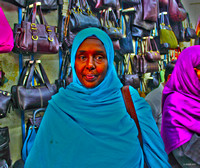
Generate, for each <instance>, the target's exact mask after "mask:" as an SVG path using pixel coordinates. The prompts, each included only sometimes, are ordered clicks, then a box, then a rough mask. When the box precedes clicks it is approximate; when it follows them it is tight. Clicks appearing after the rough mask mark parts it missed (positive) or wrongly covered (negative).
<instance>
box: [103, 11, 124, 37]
mask: <svg viewBox="0 0 200 168" xmlns="http://www.w3.org/2000/svg"><path fill="white" fill-rule="evenodd" d="M101 19H102V20H103V21H102V22H103V23H102V29H103V30H104V31H105V32H106V33H107V34H108V36H109V37H110V38H111V39H112V40H113V41H115V40H119V39H121V38H122V37H123V34H122V28H121V27H120V26H119V24H118V22H117V18H116V15H115V13H114V11H113V9H112V8H109V9H107V10H105V12H104V16H103V15H102V16H101Z"/></svg>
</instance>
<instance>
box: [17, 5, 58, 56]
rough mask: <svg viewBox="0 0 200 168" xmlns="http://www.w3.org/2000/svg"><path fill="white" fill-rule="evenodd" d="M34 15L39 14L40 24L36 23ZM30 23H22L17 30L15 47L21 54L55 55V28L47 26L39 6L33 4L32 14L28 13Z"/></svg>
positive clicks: (56, 39) (56, 44)
mask: <svg viewBox="0 0 200 168" xmlns="http://www.w3.org/2000/svg"><path fill="white" fill-rule="evenodd" d="M36 13H38V14H39V17H40V24H37V23H36ZM30 17H31V21H22V22H21V27H20V28H18V29H17V33H16V37H15V39H16V46H17V47H18V48H19V50H20V51H21V53H29V54H32V53H40V54H55V53H57V52H58V51H59V41H58V38H57V33H56V27H55V26H49V25H48V23H47V22H46V20H45V18H44V16H43V14H42V11H41V6H36V3H34V7H33V14H32V16H31V14H30V13H29V18H30Z"/></svg>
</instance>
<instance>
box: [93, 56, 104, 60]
mask: <svg viewBox="0 0 200 168" xmlns="http://www.w3.org/2000/svg"><path fill="white" fill-rule="evenodd" d="M103 58H104V57H103V56H102V55H96V56H95V59H96V60H97V61H101V60H103Z"/></svg>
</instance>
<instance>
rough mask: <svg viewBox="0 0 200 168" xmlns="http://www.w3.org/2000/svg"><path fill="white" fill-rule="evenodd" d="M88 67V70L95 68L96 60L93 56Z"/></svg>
mask: <svg viewBox="0 0 200 168" xmlns="http://www.w3.org/2000/svg"><path fill="white" fill-rule="evenodd" d="M86 66H87V68H88V69H89V70H92V69H94V68H95V62H94V58H93V57H92V56H91V57H89V59H88V61H87V65H86Z"/></svg>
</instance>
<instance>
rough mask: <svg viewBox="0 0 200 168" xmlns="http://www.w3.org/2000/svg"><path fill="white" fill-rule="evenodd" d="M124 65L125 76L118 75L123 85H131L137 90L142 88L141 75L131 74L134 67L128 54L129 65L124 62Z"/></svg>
mask: <svg viewBox="0 0 200 168" xmlns="http://www.w3.org/2000/svg"><path fill="white" fill-rule="evenodd" d="M129 63H130V64H129ZM123 65H124V74H122V75H118V77H119V79H120V81H121V82H122V84H123V85H124V86H126V85H130V86H132V87H134V88H135V89H137V88H139V87H140V78H139V75H138V74H133V73H130V72H129V68H131V70H132V67H133V65H132V62H131V58H130V54H128V60H127V63H126V62H125V61H124V63H123ZM130 66H131V67H130Z"/></svg>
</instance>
